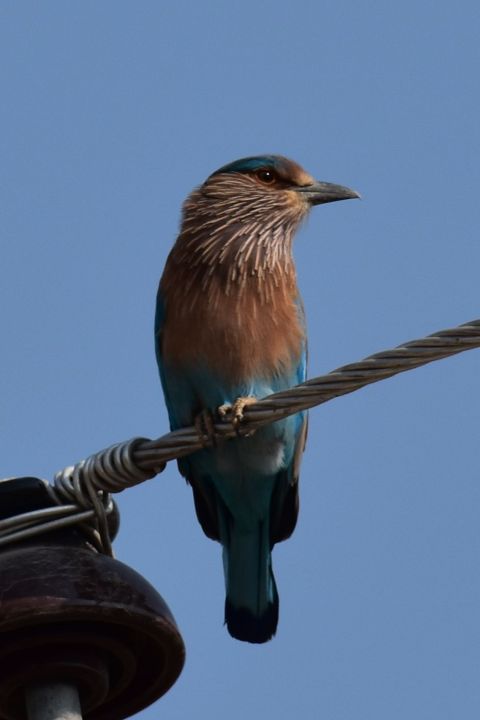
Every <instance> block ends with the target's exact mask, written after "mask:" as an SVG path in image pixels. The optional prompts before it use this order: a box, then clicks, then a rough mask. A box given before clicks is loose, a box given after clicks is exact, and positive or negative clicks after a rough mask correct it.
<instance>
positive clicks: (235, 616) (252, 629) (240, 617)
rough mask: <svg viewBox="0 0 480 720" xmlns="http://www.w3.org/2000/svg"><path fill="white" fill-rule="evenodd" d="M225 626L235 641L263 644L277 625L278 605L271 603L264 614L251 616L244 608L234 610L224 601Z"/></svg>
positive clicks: (270, 636)
mask: <svg viewBox="0 0 480 720" xmlns="http://www.w3.org/2000/svg"><path fill="white" fill-rule="evenodd" d="M225 624H226V626H227V629H228V632H229V633H230V635H231V636H232V637H233V638H235V639H236V640H243V642H249V643H256V644H259V643H265V642H268V641H269V640H271V639H272V637H273V636H274V635H275V632H276V630H277V625H278V603H275V604H274V603H271V604H270V605H269V606H268V608H267V609H266V610H265V612H264V613H263V614H262V615H260V616H258V615H253V614H252V613H251V612H250V611H249V610H247V609H246V608H235V607H233V605H232V604H231V603H230V602H229V600H228V598H227V600H225Z"/></svg>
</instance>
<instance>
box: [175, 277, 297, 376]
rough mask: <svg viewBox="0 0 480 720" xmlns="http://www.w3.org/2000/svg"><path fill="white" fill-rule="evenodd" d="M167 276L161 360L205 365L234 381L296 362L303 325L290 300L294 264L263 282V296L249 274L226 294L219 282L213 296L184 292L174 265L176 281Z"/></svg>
mask: <svg viewBox="0 0 480 720" xmlns="http://www.w3.org/2000/svg"><path fill="white" fill-rule="evenodd" d="M182 275H183V277H182ZM164 280H165V279H164ZM166 280H167V281H166V282H165V281H162V291H163V294H164V298H165V307H166V317H165V323H164V327H163V331H162V355H163V357H164V360H165V362H167V363H171V364H174V365H176V366H178V367H182V366H183V367H185V366H192V365H193V366H196V365H199V364H202V363H206V364H208V367H209V368H210V369H211V370H213V371H214V372H216V373H218V375H219V377H223V378H225V379H226V380H227V381H228V382H231V383H235V382H240V381H241V380H242V379H246V378H250V377H261V376H262V375H265V376H267V375H271V373H272V372H276V371H282V369H285V368H289V367H291V366H292V364H293V363H295V362H296V361H297V360H298V358H299V354H300V352H301V348H302V346H303V341H304V329H303V327H302V325H301V323H300V320H299V317H298V308H297V305H296V303H295V299H296V297H297V288H296V283H295V275H294V273H293V268H292V272H290V273H287V274H284V275H283V278H282V279H281V280H279V279H278V278H277V279H276V280H275V281H274V280H273V279H269V280H268V281H266V282H268V284H269V285H270V287H269V288H268V297H267V296H266V295H264V296H263V297H262V296H261V295H260V294H259V292H258V283H257V279H256V278H254V277H250V278H247V282H246V286H245V287H244V291H242V292H239V288H233V289H232V291H231V292H230V294H228V295H227V294H226V292H225V288H224V287H223V286H219V287H217V288H215V292H214V293H213V295H212V294H211V293H210V292H209V291H201V290H200V291H198V290H195V289H193V288H192V289H191V290H190V292H188V293H185V288H186V286H187V278H186V277H185V276H184V273H182V274H181V275H180V276H179V274H178V268H177V274H176V283H175V285H173V284H170V283H169V282H168V276H167V278H166ZM213 282H215V281H213ZM212 297H216V300H215V301H212Z"/></svg>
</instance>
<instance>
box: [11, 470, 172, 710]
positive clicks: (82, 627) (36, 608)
mask: <svg viewBox="0 0 480 720" xmlns="http://www.w3.org/2000/svg"><path fill="white" fill-rule="evenodd" d="M9 482H16V481H9ZM1 485H4V484H3V483H2V484H1ZM11 490H12V491H13V488H11ZM34 494H35V493H34ZM1 496H2V492H1V491H0V500H1V499H2V497H1ZM4 499H5V497H4ZM5 505H7V506H8V502H6V503H4V505H3V506H2V515H3V516H4V517H5ZM31 509H33V508H32V506H31V505H30V506H29V507H26V506H25V505H22V509H21V511H22V512H25V511H27V510H31ZM17 512H19V511H18V510H17ZM62 535H63V539H64V541H65V542H64V543H62V544H61V543H60V541H61V540H62ZM184 654H185V651H184V645H183V641H182V638H181V635H180V633H179V631H178V629H177V627H176V624H175V621H174V619H173V616H172V614H171V613H170V610H169V609H168V607H167V605H166V603H165V602H164V600H163V599H162V598H161V596H160V595H159V594H158V593H157V591H156V590H155V589H154V588H153V587H152V586H151V585H150V584H149V583H148V582H147V581H146V580H145V579H144V578H143V577H141V576H140V575H139V574H138V573H136V572H135V571H134V570H132V569H131V568H129V567H128V566H126V565H124V564H123V563H121V562H119V561H117V560H114V559H112V558H110V557H107V556H106V555H101V554H98V553H97V552H95V551H93V550H92V549H91V548H89V546H88V544H86V543H85V542H84V541H83V539H82V538H81V535H80V533H78V531H76V530H71V529H70V530H65V531H61V532H60V531H56V532H55V535H54V536H53V533H52V537H51V538H49V536H48V535H45V536H40V537H38V538H36V539H35V541H32V542H31V543H27V542H23V543H22V544H21V545H18V546H7V548H5V549H4V550H3V551H2V552H1V553H0V718H1V719H2V720H4V719H5V720H26V711H25V688H26V687H28V686H31V685H33V684H36V683H49V682H70V683H72V684H74V685H75V686H76V687H78V690H79V693H80V699H81V704H82V712H83V716H84V718H85V720H89V719H91V720H112V719H113V718H115V720H121V718H126V717H129V716H130V715H132V714H134V713H136V712H139V711H140V710H141V709H142V708H145V707H147V706H148V705H150V704H151V703H152V702H154V701H155V700H157V699H158V698H159V697H161V696H162V695H163V694H164V693H165V692H167V690H168V689H169V688H170V687H171V686H172V685H173V683H174V682H175V681H176V679H177V678H178V676H179V674H180V672H181V670H182V667H183V663H184Z"/></svg>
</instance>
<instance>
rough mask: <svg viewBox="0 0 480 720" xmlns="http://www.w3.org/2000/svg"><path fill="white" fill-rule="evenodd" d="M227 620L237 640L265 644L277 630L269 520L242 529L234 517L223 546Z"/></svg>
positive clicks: (275, 589)
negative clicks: (237, 526)
mask: <svg viewBox="0 0 480 720" xmlns="http://www.w3.org/2000/svg"><path fill="white" fill-rule="evenodd" d="M223 557H224V567H225V581H226V593H227V596H226V600H225V622H226V625H227V628H228V632H229V633H230V635H232V637H234V638H237V640H244V641H246V642H251V643H264V642H267V640H270V639H271V638H272V637H273V635H274V634H275V631H276V629H277V623H278V593H277V587H276V584H275V578H274V577H273V572H272V556H271V552H270V538H269V528H268V521H265V522H259V523H258V525H257V527H256V528H253V529H252V528H250V530H249V531H248V532H246V531H244V532H242V531H241V530H240V529H239V528H236V527H235V520H234V519H233V518H232V525H231V527H230V532H229V537H228V540H227V542H225V543H224V546H223Z"/></svg>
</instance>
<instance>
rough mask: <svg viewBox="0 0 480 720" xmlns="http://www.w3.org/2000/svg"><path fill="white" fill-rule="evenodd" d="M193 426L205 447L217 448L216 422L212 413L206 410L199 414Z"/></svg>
mask: <svg viewBox="0 0 480 720" xmlns="http://www.w3.org/2000/svg"><path fill="white" fill-rule="evenodd" d="M193 425H194V427H195V430H196V431H197V433H198V437H199V438H200V442H201V443H202V445H203V447H204V448H209V447H215V445H216V444H217V438H216V434H215V421H214V419H213V415H212V413H211V411H210V410H208V409H205V410H202V411H201V412H199V413H198V415H197V416H196V417H195V419H194V421H193Z"/></svg>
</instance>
